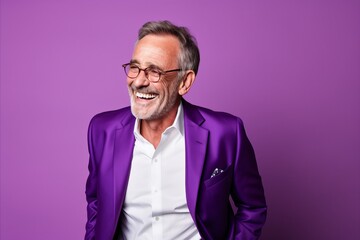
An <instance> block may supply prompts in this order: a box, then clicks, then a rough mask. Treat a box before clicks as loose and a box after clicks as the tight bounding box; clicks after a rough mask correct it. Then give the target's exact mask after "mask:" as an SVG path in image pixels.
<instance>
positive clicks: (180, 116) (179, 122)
mask: <svg viewBox="0 0 360 240" xmlns="http://www.w3.org/2000/svg"><path fill="white" fill-rule="evenodd" d="M139 123H140V119H139V118H136V120H135V126H134V135H135V138H136V139H139V138H140V139H142V138H143V136H141V134H140V131H139V127H140V126H139ZM171 128H175V129H177V130H178V131H179V132H180V133H181V135H183V136H184V110H183V104H182V101H180V104H179V107H178V110H177V113H176V117H175V120H174V122H173V124H172V125H171V126H170V127H168V128H167V129H165V131H164V132H166V131H167V130H168V129H171Z"/></svg>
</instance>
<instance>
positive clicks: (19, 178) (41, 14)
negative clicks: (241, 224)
mask: <svg viewBox="0 0 360 240" xmlns="http://www.w3.org/2000/svg"><path fill="white" fill-rule="evenodd" d="M161 19H169V20H171V21H173V22H174V23H176V24H180V25H185V26H188V27H189V28H190V30H191V31H192V32H193V34H194V35H195V36H196V37H197V39H198V43H199V46H200V51H201V57H202V61H201V64H200V70H199V71H200V72H199V74H198V78H197V81H196V82H195V85H194V87H193V89H192V90H191V92H190V93H189V94H188V96H187V99H188V100H189V101H190V102H192V103H195V104H198V105H203V106H206V107H209V108H212V109H215V110H221V111H227V112H230V113H232V114H235V115H238V116H240V117H241V118H242V119H243V120H244V122H245V124H246V129H247V132H248V135H249V137H250V139H251V141H252V143H253V145H254V147H255V150H256V153H257V158H258V164H259V168H260V171H261V174H262V177H263V180H264V185H265V190H266V195H267V200H268V205H269V217H268V221H267V224H266V225H265V228H264V232H263V237H262V239H292V240H304V239H327V240H332V239H334V240H335V239H336V240H337V239H360V227H359V226H360V207H359V203H360V187H359V183H360V161H359V160H360V2H359V1H355V0H354V1H351V0H327V1H325V0H324V1H321V0H303V1H300V0H299V1H292V0H273V1H267V0H263V1H261V0H259V1H254V0H252V1H251V0H244V1H224V0H221V1H205V0H201V1H199V0H198V1H194V0H191V1H190V0H186V1H184V0H182V1H127V2H125V1H124V2H122V1H115V0H101V1H100V0H96V1H95V0H88V1H85V0H83V1H81V0H62V1H54V0H43V1H40V0H32V1H21V0H1V19H0V20H1V41H0V43H1V52H0V53H1V59H0V61H1V62H0V63H1V69H0V70H1V75H0V76H1V85H0V87H1V88H0V90H1V98H0V104H1V114H0V116H1V118H0V124H1V125H0V127H1V128H0V131H1V139H0V140H1V142H0V157H1V165H0V167H1V168H0V171H1V172H0V184H1V188H0V189H1V190H0V191H1V192H0V194H1V195H0V239H1V240H13V239H14V240H15V239H16V240H17V239H37V240H47V239H53V240H63V239H81V238H82V237H83V234H84V223H85V219H86V213H85V206H86V203H85V195H84V185H85V180H86V176H87V158H88V154H87V146H86V131H87V125H88V122H89V120H90V118H91V117H92V116H93V115H94V114H95V113H98V112H101V111H105V110H111V109H115V108H120V107H123V106H126V105H128V103H129V100H128V95H127V90H126V87H125V77H124V74H123V70H122V68H121V64H122V63H125V62H127V61H128V60H129V59H130V57H131V53H132V49H133V45H134V41H135V38H136V33H137V30H138V28H139V27H140V26H141V25H142V24H143V23H144V22H145V21H148V20H161Z"/></svg>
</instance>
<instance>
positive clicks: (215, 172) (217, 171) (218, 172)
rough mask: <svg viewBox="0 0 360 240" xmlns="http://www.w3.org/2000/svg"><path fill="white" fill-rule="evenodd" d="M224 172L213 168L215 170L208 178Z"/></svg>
mask: <svg viewBox="0 0 360 240" xmlns="http://www.w3.org/2000/svg"><path fill="white" fill-rule="evenodd" d="M223 171H224V170H222V169H220V168H215V170H214V171H213V173H212V174H211V176H210V178H213V177H215V176H217V175H219V174H220V173H222V172H223Z"/></svg>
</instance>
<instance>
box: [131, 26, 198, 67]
mask: <svg viewBox="0 0 360 240" xmlns="http://www.w3.org/2000/svg"><path fill="white" fill-rule="evenodd" d="M149 34H155V35H157V34H169V35H172V36H175V37H176V38H177V39H178V40H179V42H180V54H179V59H178V61H179V65H180V66H179V67H180V68H181V69H183V70H193V71H194V72H195V74H197V71H198V69H199V63H200V52H199V48H198V46H197V42H196V39H195V38H194V36H192V35H191V34H190V31H189V30H188V29H187V28H186V27H180V26H176V25H174V24H172V23H171V22H169V21H152V22H147V23H145V24H144V25H143V26H142V27H141V28H140V30H139V34H138V41H139V40H140V39H142V38H143V37H145V36H146V35H149Z"/></svg>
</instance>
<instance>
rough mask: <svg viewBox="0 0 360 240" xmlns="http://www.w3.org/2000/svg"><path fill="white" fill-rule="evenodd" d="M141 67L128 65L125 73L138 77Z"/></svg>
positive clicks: (131, 76)
mask: <svg viewBox="0 0 360 240" xmlns="http://www.w3.org/2000/svg"><path fill="white" fill-rule="evenodd" d="M139 72H140V69H139V68H138V67H137V66H135V65H126V67H125V73H126V75H127V76H128V77H129V78H136V77H137V76H138V75H139Z"/></svg>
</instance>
